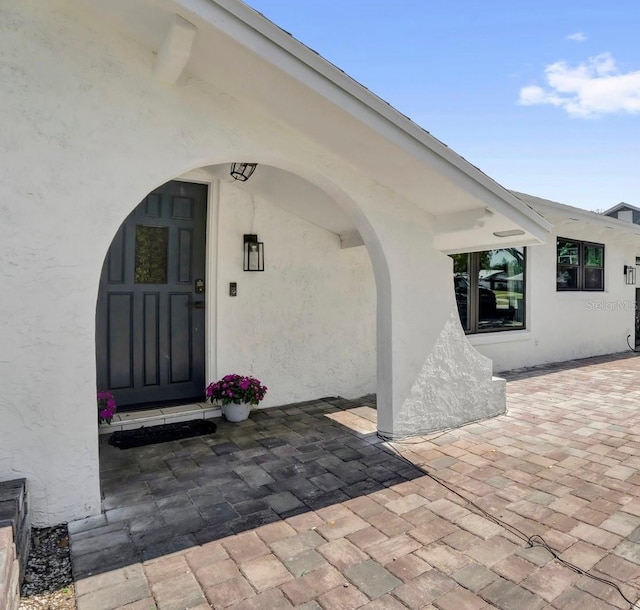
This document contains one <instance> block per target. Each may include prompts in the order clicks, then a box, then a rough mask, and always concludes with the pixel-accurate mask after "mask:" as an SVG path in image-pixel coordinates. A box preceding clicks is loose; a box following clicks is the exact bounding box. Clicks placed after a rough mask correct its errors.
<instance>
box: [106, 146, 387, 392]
mask: <svg viewBox="0 0 640 610" xmlns="http://www.w3.org/2000/svg"><path fill="white" fill-rule="evenodd" d="M232 158H240V159H251V160H254V159H255V157H254V156H252V155H250V154H240V153H239V154H238V156H235V157H232ZM217 161H218V159H215V158H214V157H209V158H208V159H207V161H205V162H200V163H204V165H202V166H199V165H196V166H195V167H194V166H193V165H189V166H182V167H180V168H179V169H178V170H177V171H176V172H171V173H170V174H165V175H164V176H162V178H161V179H160V180H159V181H158V182H157V184H154V185H152V186H142V187H141V186H139V185H137V184H136V185H133V184H132V185H131V190H132V191H133V192H134V193H136V194H135V195H133V196H132V197H130V198H128V204H127V206H126V208H125V209H124V210H123V211H119V212H118V213H119V214H122V217H121V219H120V222H122V221H123V220H124V218H126V216H127V215H128V214H129V213H130V212H131V210H133V209H134V208H135V206H136V205H137V204H138V202H139V201H140V200H142V199H143V198H144V197H145V196H146V195H147V194H148V193H149V192H152V191H153V190H154V188H155V187H157V186H158V185H159V184H163V183H165V182H168V181H169V180H171V179H178V180H181V179H185V180H190V179H191V180H195V181H203V182H208V181H210V184H211V197H212V199H213V200H215V199H216V197H218V196H219V191H220V182H222V183H224V184H227V185H228V184H234V183H233V181H232V180H231V179H230V178H229V176H228V172H229V167H230V162H229V161H227V160H225V162H223V163H218V162H217ZM273 167H275V166H273V165H266V164H264V163H261V164H259V170H258V171H260V170H262V171H263V172H264V171H265V170H267V171H268V170H269V168H273ZM277 169H279V170H282V171H286V172H289V173H291V174H293V172H296V174H295V175H296V176H298V177H299V178H301V179H303V180H305V181H308V182H309V184H312V185H313V186H314V187H316V188H317V189H320V190H321V191H322V193H324V194H325V195H326V196H327V197H328V198H330V199H331V200H332V201H333V202H335V203H336V204H338V206H340V207H341V208H342V209H343V210H344V211H345V212H346V214H347V215H348V217H349V219H350V223H353V228H354V230H357V231H358V232H359V233H360V235H362V237H363V241H364V242H365V246H366V252H367V253H368V256H369V260H370V261H371V265H372V268H373V276H374V278H375V285H376V293H377V306H376V307H375V308H374V309H375V310H376V311H378V310H382V311H385V310H388V301H389V295H390V285H389V274H388V268H387V265H386V259H385V255H384V251H383V249H382V246H381V243H380V241H379V240H378V238H377V235H376V233H375V231H374V229H373V227H372V226H371V224H370V223H369V222H368V219H367V216H366V212H365V211H364V210H362V209H361V208H360V206H359V205H358V202H357V201H356V200H355V199H354V198H353V197H352V196H351V195H350V194H349V193H347V192H346V191H345V190H344V189H342V188H341V187H340V185H338V184H336V183H335V182H334V181H332V180H331V179H330V178H329V177H327V176H324V175H322V174H320V173H319V172H315V171H313V170H312V169H309V168H305V167H302V166H301V165H300V164H295V163H287V162H283V161H282V160H280V162H279V165H278V167H277ZM250 182H251V181H250ZM243 186H245V185H240V187H243ZM247 186H248V183H247ZM145 189H148V190H145ZM139 193H143V195H139ZM210 203H211V204H213V206H214V207H215V206H216V205H218V204H219V202H218V201H211V202H210ZM276 203H277V202H276ZM123 207H124V206H123ZM214 213H215V214H217V212H214ZM119 227H120V224H118V225H117V226H116V227H115V229H113V230H114V235H115V232H116V231H117V230H118V228H119ZM356 228H357V229H356ZM221 230H224V229H222V228H221ZM215 231H217V228H216V229H215ZM212 237H213V238H214V239H215V236H212ZM267 247H268V246H267ZM107 250H108V248H107ZM107 250H105V255H104V256H106V251H107ZM359 250H361V251H364V250H365V248H361V249H359ZM104 256H103V257H102V258H103V260H104ZM209 263H210V264H214V265H216V264H217V263H215V262H214V261H213V260H209ZM96 271H97V277H98V279H99V271H100V269H97V270H96ZM272 273H273V272H272ZM272 277H273V276H272ZM214 298H215V297H214ZM385 299H386V301H387V304H386V305H385V303H384V300H385ZM387 327H388V325H387ZM372 335H373V336H375V331H372ZM207 338H208V341H210V342H213V343H214V344H215V342H216V334H215V329H213V330H211V332H209V333H208V334H207ZM385 339H386V338H385V337H384V335H383V340H382V341H380V339H378V341H377V349H375V353H376V354H377V355H378V356H377V358H378V365H377V377H378V378H379V379H380V378H382V379H383V386H384V387H386V388H388V387H390V385H391V371H390V368H389V366H388V363H389V362H390V355H389V354H388V353H385V352H387V351H388V346H389V342H388V340H385ZM374 340H375V339H374ZM207 353H208V354H210V355H211V356H212V357H213V358H215V356H216V350H215V345H214V346H211V345H209V346H208V348H207ZM381 363H382V364H381ZM381 366H382V367H385V366H386V369H384V368H383V369H382V370H381ZM211 368H212V367H208V369H209V370H211ZM221 373H222V372H221ZM371 390H372V391H373V390H375V386H374V387H372V388H371ZM330 393H331V394H333V393H335V390H334V391H333V392H330ZM354 396H355V394H354ZM317 397H318V395H314V394H313V390H311V389H310V390H309V394H307V395H306V396H303V397H299V398H302V399H311V398H317ZM285 402H286V401H285Z"/></svg>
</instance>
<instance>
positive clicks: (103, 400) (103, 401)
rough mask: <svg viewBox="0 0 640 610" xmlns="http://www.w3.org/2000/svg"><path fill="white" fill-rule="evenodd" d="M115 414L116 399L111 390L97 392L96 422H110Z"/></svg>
mask: <svg viewBox="0 0 640 610" xmlns="http://www.w3.org/2000/svg"><path fill="white" fill-rule="evenodd" d="M115 414H116V401H115V398H114V397H113V394H112V393H111V392H98V424H101V423H102V422H106V423H107V424H110V423H111V420H112V419H113V416H114V415H115Z"/></svg>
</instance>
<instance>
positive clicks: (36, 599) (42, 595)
mask: <svg viewBox="0 0 640 610" xmlns="http://www.w3.org/2000/svg"><path fill="white" fill-rule="evenodd" d="M20 595H21V598H22V599H21V601H20V609H21V610H76V599H75V594H74V588H73V577H72V574H71V559H70V556H69V535H68V532H67V526H66V525H58V526H56V527H47V528H33V529H32V531H31V551H30V553H29V559H28V560H27V568H26V571H25V577H24V582H23V583H22V590H21V591H20Z"/></svg>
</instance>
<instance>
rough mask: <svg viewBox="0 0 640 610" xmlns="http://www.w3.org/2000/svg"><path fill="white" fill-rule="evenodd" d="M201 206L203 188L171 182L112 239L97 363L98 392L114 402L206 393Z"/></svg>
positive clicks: (132, 402)
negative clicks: (199, 283)
mask: <svg viewBox="0 0 640 610" xmlns="http://www.w3.org/2000/svg"><path fill="white" fill-rule="evenodd" d="M206 204H207V187H206V186H204V185H199V184H191V183H187V182H177V181H172V182H169V183H167V184H165V185H164V186H162V187H160V188H159V189H157V190H155V191H154V192H153V193H150V194H149V195H148V196H147V197H146V198H145V199H144V200H143V201H142V202H141V203H140V204H139V205H138V206H137V207H136V209H135V210H134V211H133V212H132V213H131V214H130V215H129V217H128V218H127V219H126V220H125V222H124V223H123V224H122V226H121V227H120V230H119V231H118V233H117V234H116V236H115V238H114V240H113V242H112V244H111V247H110V249H109V253H108V255H107V257H106V259H105V264H104V268H103V271H102V277H101V280H100V292H99V296H98V306H97V312H96V316H97V319H96V350H97V353H96V362H97V377H98V389H100V390H105V389H109V390H111V391H112V392H113V394H114V397H115V399H116V402H117V404H118V406H119V407H125V408H127V407H129V408H131V407H134V406H135V407H136V408H139V407H140V406H145V405H147V406H153V404H151V403H156V404H157V403H164V402H171V401H175V402H178V401H183V400H189V399H196V400H200V399H202V397H203V393H204V384H205V377H204V311H205V310H204V308H203V307H202V302H203V295H202V294H196V293H195V280H196V279H197V278H204V277H205V233H206ZM194 299H195V300H194ZM194 302H197V303H198V305H196V306H194Z"/></svg>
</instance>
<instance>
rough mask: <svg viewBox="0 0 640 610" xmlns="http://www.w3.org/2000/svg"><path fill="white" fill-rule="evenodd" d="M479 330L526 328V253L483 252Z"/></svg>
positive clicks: (479, 279) (503, 249)
mask: <svg viewBox="0 0 640 610" xmlns="http://www.w3.org/2000/svg"><path fill="white" fill-rule="evenodd" d="M480 255H481V256H480V270H479V272H478V291H479V294H478V300H479V316H478V330H486V329H490V328H523V327H524V264H525V261H524V250H523V248H502V249H499V250H488V251H487V252H481V253H480Z"/></svg>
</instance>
